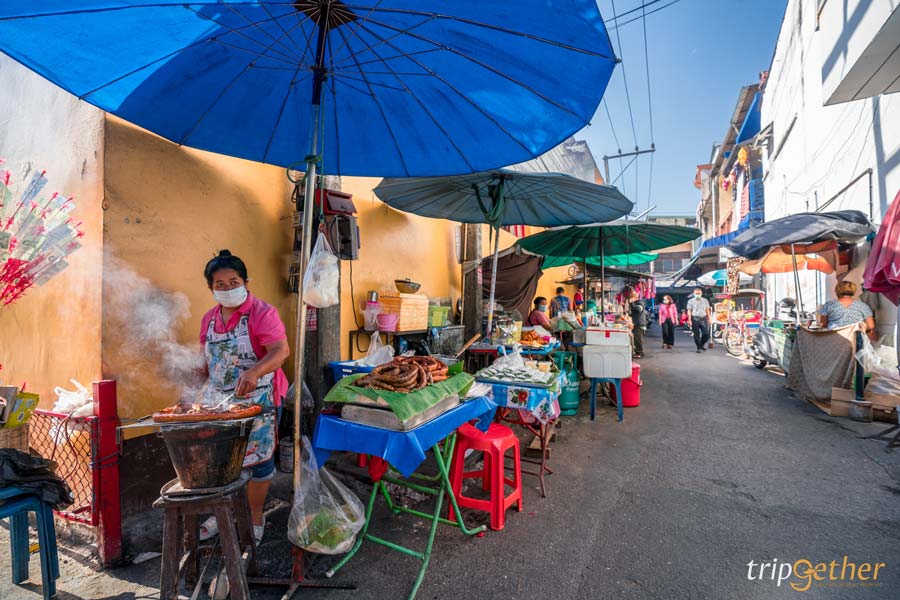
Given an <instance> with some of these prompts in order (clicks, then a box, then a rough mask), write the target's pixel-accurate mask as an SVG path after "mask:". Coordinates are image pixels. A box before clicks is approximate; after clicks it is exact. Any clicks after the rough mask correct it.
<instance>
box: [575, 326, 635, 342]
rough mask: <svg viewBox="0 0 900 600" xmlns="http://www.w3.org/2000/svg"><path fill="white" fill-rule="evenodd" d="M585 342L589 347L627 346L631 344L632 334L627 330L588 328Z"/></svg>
mask: <svg viewBox="0 0 900 600" xmlns="http://www.w3.org/2000/svg"><path fill="white" fill-rule="evenodd" d="M585 340H586V343H587V345H588V346H627V345H630V344H631V332H630V331H628V330H627V329H609V328H605V327H588V328H587V333H586V334H585Z"/></svg>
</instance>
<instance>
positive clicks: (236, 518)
mask: <svg viewBox="0 0 900 600" xmlns="http://www.w3.org/2000/svg"><path fill="white" fill-rule="evenodd" d="M249 480H250V474H249V473H242V474H241V477H240V479H238V480H237V481H235V482H233V483H230V484H228V485H226V486H224V487H221V488H211V489H209V490H204V491H206V492H208V493H198V490H184V491H181V490H180V489H179V488H180V486H179V485H178V480H177V479H173V480H172V481H170V482H169V483H167V484H166V485H164V486H163V487H162V489H161V490H160V492H159V493H160V497H159V498H158V499H157V500H156V502H154V503H153V507H154V508H162V509H164V510H165V511H166V512H165V517H164V521H163V554H162V567H161V570H160V577H159V598H160V600H174V599H175V598H177V597H178V583H179V580H180V579H181V566H180V565H181V564H182V559H183V558H185V560H184V570H185V573H184V578H185V581H186V582H187V583H188V584H196V585H197V586H198V587H199V586H200V585H202V583H203V582H202V581H198V570H199V566H200V552H199V547H198V546H199V521H198V519H199V517H200V516H201V515H207V514H210V513H212V514H213V515H215V517H216V521H217V522H218V525H219V541H220V543H221V545H222V561H223V562H224V563H225V572H226V574H227V575H228V584H229V587H230V588H231V598H232V599H233V600H250V590H249V587H248V585H247V574H248V573H249V574H250V575H255V574H256V545H255V544H254V540H253V526H252V524H251V521H250V504H249V503H248V501H247V482H248V481H249ZM185 552H186V553H187V556H186V557H185V556H184V555H185ZM245 553H246V555H247V558H246V560H245V559H244V554H245Z"/></svg>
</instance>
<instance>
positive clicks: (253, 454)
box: [200, 250, 290, 543]
mask: <svg viewBox="0 0 900 600" xmlns="http://www.w3.org/2000/svg"><path fill="white" fill-rule="evenodd" d="M203 275H204V277H205V278H206V283H207V285H208V286H209V290H210V291H211V292H212V295H213V297H214V298H215V300H216V303H217V304H216V306H214V307H213V308H212V309H210V310H209V311H208V312H207V313H206V314H205V315H204V316H203V320H202V321H201V325H200V344H201V346H202V347H203V352H204V356H205V358H206V374H207V375H208V377H209V379H208V381H207V385H206V395H205V397H204V398H203V399H201V400H200V401H204V400H205V401H206V402H207V403H211V402H217V401H219V400H220V399H221V400H224V401H228V399H229V398H230V401H231V402H241V403H252V404H258V405H260V406H261V407H262V409H263V410H262V413H260V415H259V416H258V417H257V418H256V419H255V421H254V423H253V429H252V430H251V431H250V436H249V441H248V443H247V452H246V454H245V456H244V467H246V468H249V470H250V475H251V479H250V482H249V483H248V484H247V496H248V499H249V501H250V517H251V520H252V521H253V534H254V537H255V538H256V540H257V543H259V540H261V539H262V536H263V532H264V531H265V519H264V516H263V506H264V505H265V502H266V496H267V495H268V493H269V484H270V483H271V479H272V476H273V475H274V474H275V460H274V452H275V439H276V434H275V428H276V427H277V424H278V412H279V409H280V408H281V399H282V398H283V397H284V395H285V392H287V387H288V385H287V378H286V377H285V375H284V372H283V371H282V370H281V365H282V364H283V363H284V361H285V360H286V359H287V357H288V355H289V354H290V349H289V348H288V342H287V333H286V331H285V327H284V323H283V322H282V321H281V317H279V316H278V311H277V310H275V308H274V307H272V306H271V305H269V304H266V303H265V302H263V301H262V300H260V299H259V298H256V297H255V296H253V295H251V294H250V292H249V291H248V290H247V284H248V282H249V277H248V276H247V267H246V265H245V264H244V261H242V260H241V259H240V258H238V257H237V256H233V255H232V254H231V252H229V251H228V250H222V251H221V252H219V255H218V256H216V257H215V258H213V259H212V260H211V261H209V262H208V263H207V264H206V268H205V269H204V271H203ZM217 532H218V524H217V523H216V519H215V517H210V518H209V519H207V520H206V521H205V522H204V523H203V525H202V526H201V528H200V537H201V539H209V538H211V537H213V536H214V535H216V533H217Z"/></svg>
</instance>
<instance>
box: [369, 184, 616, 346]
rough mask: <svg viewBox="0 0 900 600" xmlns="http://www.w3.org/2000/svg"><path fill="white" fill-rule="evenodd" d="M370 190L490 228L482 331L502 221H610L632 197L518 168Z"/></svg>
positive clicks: (418, 209) (427, 212)
mask: <svg viewBox="0 0 900 600" xmlns="http://www.w3.org/2000/svg"><path fill="white" fill-rule="evenodd" d="M375 193H376V194H377V195H378V197H379V198H381V200H382V201H384V202H385V203H386V204H387V205H389V206H392V207H393V208H396V209H398V210H402V211H404V212H409V213H414V214H417V215H422V216H424V217H434V218H441V219H450V220H451V221H459V222H462V223H488V224H489V225H491V226H492V227H493V228H494V253H493V256H494V267H493V269H492V271H491V292H490V303H489V307H490V308H489V309H488V322H487V331H488V333H489V334H490V332H491V329H492V326H493V318H494V293H495V290H496V286H497V259H498V256H499V252H500V232H499V229H500V227H501V226H504V225H535V226H543V227H555V226H558V225H577V224H587V223H597V222H602V221H611V220H613V219H618V218H619V217H622V216H625V215H627V214H628V213H629V212H631V209H632V208H633V207H634V203H633V202H631V200H629V199H628V198H626V197H625V196H624V194H622V192H620V191H619V190H618V189H617V188H615V187H613V186H610V185H597V184H596V183H590V182H588V181H583V180H581V179H578V178H577V177H572V176H571V175H565V174H562V173H520V172H517V171H513V170H510V169H498V170H494V171H485V172H481V173H472V174H470V175H456V176H452V177H412V178H403V179H385V180H383V181H382V182H381V183H380V184H379V185H378V187H376V188H375Z"/></svg>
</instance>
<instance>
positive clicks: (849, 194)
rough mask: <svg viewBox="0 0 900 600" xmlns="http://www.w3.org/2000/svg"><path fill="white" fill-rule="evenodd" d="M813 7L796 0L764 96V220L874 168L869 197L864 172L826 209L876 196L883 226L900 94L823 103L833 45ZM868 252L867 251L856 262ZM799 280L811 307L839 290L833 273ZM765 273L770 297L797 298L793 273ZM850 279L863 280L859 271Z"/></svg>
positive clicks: (810, 205) (881, 317)
mask: <svg viewBox="0 0 900 600" xmlns="http://www.w3.org/2000/svg"><path fill="white" fill-rule="evenodd" d="M833 1H834V0H829V3H831V2H833ZM851 4H852V3H851ZM815 8H816V1H815V0H790V2H789V4H788V8H787V12H786V15H785V19H784V22H783V23H782V28H781V33H780V35H779V38H778V42H777V45H776V48H775V54H774V58H773V60H772V67H771V71H770V73H769V79H768V83H767V86H766V89H765V93H764V95H763V101H762V123H763V125H764V126H765V125H766V124H768V123H772V124H773V128H774V139H773V143H772V144H771V153H772V154H771V155H769V156H768V157H767V158H766V160H765V162H764V166H765V170H766V177H765V194H766V220H767V221H768V220H772V219H777V218H779V217H783V216H785V215H788V214H793V213H797V212H802V211H806V210H816V208H817V207H818V206H821V205H822V204H823V203H825V202H826V201H827V200H828V199H829V198H831V197H832V196H834V195H835V194H837V193H838V192H839V191H840V190H841V189H842V188H843V187H844V186H846V185H847V184H849V183H850V182H851V181H852V180H853V179H854V178H855V177H857V176H858V175H860V174H862V173H863V172H864V171H865V170H866V169H870V168H871V169H872V170H873V177H872V190H871V197H870V190H869V180H868V178H867V177H863V178H862V179H861V180H860V181H858V182H857V183H856V184H854V185H853V186H852V187H851V188H850V189H848V190H847V191H846V192H845V193H843V194H842V195H841V196H839V197H838V198H837V199H836V200H835V201H834V202H833V203H832V204H831V205H829V207H828V210H841V209H857V210H861V211H862V212H864V213H866V214H870V202H871V216H872V220H873V222H874V223H875V224H876V225H877V224H879V223H880V222H881V218H882V215H884V213H885V211H886V210H887V208H888V206H889V204H890V202H891V200H893V198H894V196H895V195H896V194H897V191H898V190H900V119H898V118H897V115H898V114H900V96H898V95H896V94H895V95H884V96H877V97H874V98H870V99H866V100H858V101H854V102H848V103H844V104H839V105H835V106H823V103H824V100H825V95H824V90H823V86H822V78H821V73H822V64H823V62H822V61H823V60H824V58H823V57H825V56H827V53H828V52H829V51H830V47H828V46H827V40H826V39H825V38H824V37H823V34H822V33H821V32H816V30H815V18H814V15H815ZM795 119H796V122H794V121H795ZM792 122H794V124H793V128H792V129H791V131H790V134H788V133H787V132H788V130H789V128H791V123H792ZM779 146H781V148H780V151H779V152H778V154H777V156H774V154H775V152H776V151H778V149H779ZM870 198H871V199H870ZM861 250H864V248H861ZM864 258H865V253H864V252H861V253H860V255H859V259H860V260H859V261H858V263H861V262H862V261H863V260H864ZM801 278H802V283H801V291H802V293H803V298H804V303H805V304H806V307H807V309H808V310H810V309H814V308H815V305H816V304H817V303H821V302H823V301H824V300H826V299H828V298H830V297H832V296H833V294H832V292H831V289H832V288H833V286H834V283H835V278H834V277H833V276H830V277H827V278H826V277H824V276H817V274H816V273H806V272H804V273H801ZM766 279H767V287H768V288H769V294H768V299H769V302H775V301H777V300H778V299H779V298H781V297H784V296H793V297H796V290H795V289H794V285H793V282H792V275H790V274H784V275H772V276H767V278H766ZM851 279H852V280H856V281H860V280H861V269H856V270H855V271H854V273H853V275H851ZM817 280H818V281H817ZM817 289H818V294H817ZM817 295H818V297H817ZM888 304H889V303H888V302H886V301H884V302H883V303H882V307H881V309H880V310H879V311H878V323H879V330H880V333H882V334H888V333H890V331H891V329H892V327H893V324H894V323H895V321H896V318H895V310H894V309H892V308H891V307H890V306H887V305H888ZM770 308H771V306H770Z"/></svg>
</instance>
